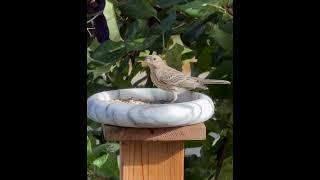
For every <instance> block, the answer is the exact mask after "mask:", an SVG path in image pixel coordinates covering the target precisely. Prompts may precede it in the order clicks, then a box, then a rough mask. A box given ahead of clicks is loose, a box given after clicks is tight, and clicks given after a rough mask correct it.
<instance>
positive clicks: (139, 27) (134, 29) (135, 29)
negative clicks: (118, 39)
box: [125, 19, 149, 40]
mask: <svg viewBox="0 0 320 180" xmlns="http://www.w3.org/2000/svg"><path fill="white" fill-rule="evenodd" d="M148 32H149V27H148V24H147V21H146V20H145V19H137V20H135V21H134V22H132V23H130V24H129V26H128V28H127V32H126V34H125V39H129V40H130V39H138V38H142V37H145V35H146V34H147V33H148Z"/></svg>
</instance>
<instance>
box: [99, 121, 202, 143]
mask: <svg viewBox="0 0 320 180" xmlns="http://www.w3.org/2000/svg"><path fill="white" fill-rule="evenodd" d="M103 132H104V137H105V139H106V140H114V141H136V140H139V141H183V140H204V139H205V138H206V127H205V125H204V124H203V123H199V124H195V125H190V126H183V127H170V128H126V127H117V126H110V125H103Z"/></svg>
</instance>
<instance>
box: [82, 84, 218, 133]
mask: <svg viewBox="0 0 320 180" xmlns="http://www.w3.org/2000/svg"><path fill="white" fill-rule="evenodd" d="M113 99H123V100H126V99H135V100H140V101H146V102H154V101H170V100H171V99H172V94H171V93H170V92H167V91H163V90H161V89H158V88H133V89H119V90H113V91H104V92H100V93H97V94H94V95H92V96H91V97H89V98H88V100H87V115H88V117H89V118H90V119H92V120H94V121H96V122H99V123H103V124H110V125H115V126H123V127H137V128H161V127H175V126H184V125H190V124H196V123H200V122H204V121H206V120H208V119H210V118H211V117H212V116H213V114H214V103H213V101H212V100H211V99H210V97H208V96H207V95H204V94H201V93H197V92H189V93H185V94H181V95H180V96H179V97H178V100H177V102H176V103H173V104H126V103H115V102H113V101H112V100H113Z"/></svg>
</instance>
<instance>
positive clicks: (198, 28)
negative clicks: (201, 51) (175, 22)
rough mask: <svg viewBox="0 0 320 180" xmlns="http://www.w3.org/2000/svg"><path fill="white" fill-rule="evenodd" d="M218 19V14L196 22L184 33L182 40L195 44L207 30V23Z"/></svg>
mask: <svg viewBox="0 0 320 180" xmlns="http://www.w3.org/2000/svg"><path fill="white" fill-rule="evenodd" d="M217 17H218V15H217V14H211V15H209V16H205V17H203V18H201V19H199V20H196V21H194V22H193V23H192V24H191V25H190V26H189V27H188V28H187V29H186V31H185V33H183V36H182V40H183V41H184V42H188V43H193V42H196V41H197V40H198V39H199V38H200V36H201V35H202V34H203V33H204V32H205V30H206V23H207V22H209V21H212V20H215V19H216V18H217Z"/></svg>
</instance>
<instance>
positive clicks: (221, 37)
mask: <svg viewBox="0 0 320 180" xmlns="http://www.w3.org/2000/svg"><path fill="white" fill-rule="evenodd" d="M210 36H211V37H213V38H214V39H215V40H216V41H217V42H218V43H219V44H220V46H221V47H223V48H224V49H225V50H227V51H228V52H232V50H233V37H232V35H231V34H229V33H226V32H224V31H222V30H221V29H220V28H219V26H218V25H216V26H215V28H214V30H213V32H212V33H211V34H210Z"/></svg>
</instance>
